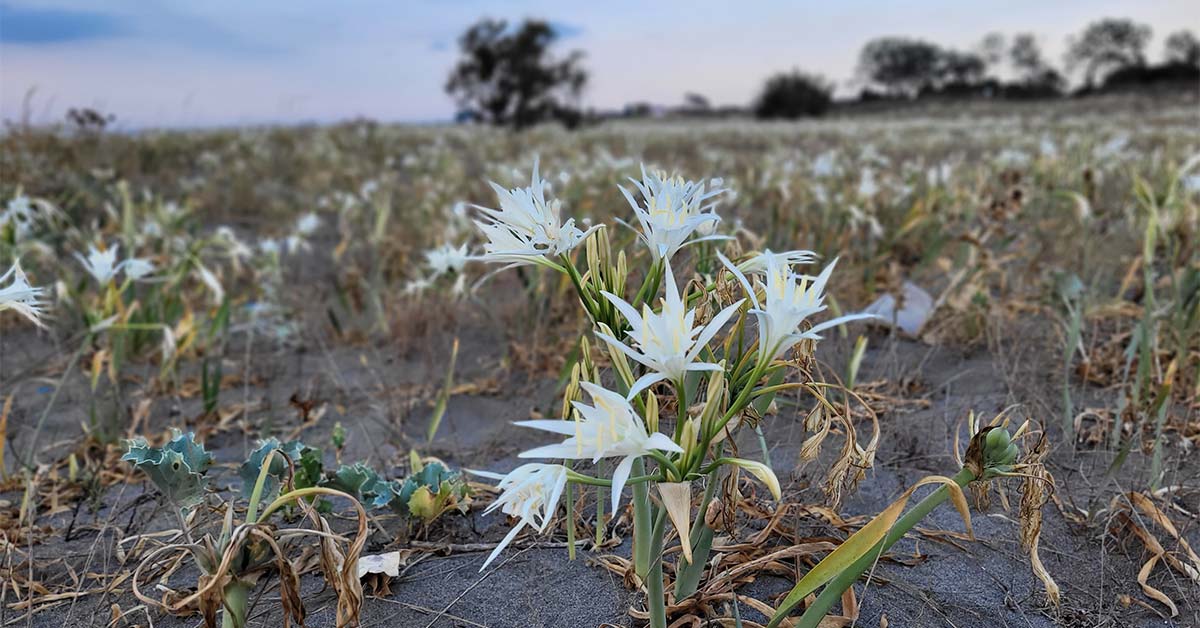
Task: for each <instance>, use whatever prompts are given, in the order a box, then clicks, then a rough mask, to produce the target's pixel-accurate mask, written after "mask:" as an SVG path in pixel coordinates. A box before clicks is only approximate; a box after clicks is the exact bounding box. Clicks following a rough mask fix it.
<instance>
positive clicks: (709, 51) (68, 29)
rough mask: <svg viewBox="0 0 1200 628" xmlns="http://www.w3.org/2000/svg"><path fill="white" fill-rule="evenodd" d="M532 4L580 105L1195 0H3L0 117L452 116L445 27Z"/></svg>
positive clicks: (742, 96) (1047, 43) (739, 101)
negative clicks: (581, 56) (574, 54)
mask: <svg viewBox="0 0 1200 628" xmlns="http://www.w3.org/2000/svg"><path fill="white" fill-rule="evenodd" d="M484 16H487V17H494V18H502V19H508V20H510V21H516V20H520V19H523V18H528V17H534V18H539V19H544V20H547V21H549V22H551V23H552V24H554V25H555V26H556V27H557V29H558V31H559V32H560V33H561V34H562V37H561V38H560V40H559V42H558V43H556V44H555V49H556V51H557V52H558V53H559V54H565V53H566V52H568V51H570V50H575V49H578V50H582V51H583V52H584V53H585V62H584V63H585V66H586V67H587V69H588V70H589V71H590V74H591V79H590V82H589V84H588V88H587V91H586V92H585V94H584V97H583V104H584V105H585V106H586V107H595V108H598V109H618V108H620V107H621V106H623V105H624V104H626V103H630V102H634V101H648V102H653V103H658V104H664V105H671V104H677V103H680V102H682V100H683V96H684V94H685V93H688V92H695V93H699V94H702V95H704V96H706V97H707V98H708V99H709V100H710V101H711V102H712V103H714V104H719V105H720V104H731V105H744V104H748V103H749V102H751V101H752V100H753V98H754V96H755V94H756V92H757V91H758V89H759V88H760V87H761V85H762V83H763V81H764V80H765V79H766V77H768V76H769V75H771V74H773V73H775V72H779V71H784V70H790V69H792V68H800V69H803V70H806V71H810V72H815V73H818V74H821V75H823V76H825V77H826V78H828V79H830V80H832V81H834V82H836V83H837V85H838V90H839V93H843V94H844V93H850V92H851V91H853V90H854V85H853V84H852V83H851V81H852V79H853V78H854V68H855V64H856V61H857V58H858V52H859V50H860V48H861V47H862V45H863V44H864V43H866V42H867V41H868V40H870V39H872V38H875V37H879V36H885V35H903V36H910V37H918V38H923V39H927V40H929V41H932V42H935V43H937V44H940V45H943V46H949V47H955V48H960V49H969V48H972V47H974V46H975V45H976V44H977V43H978V42H979V41H980V40H981V39H982V38H983V36H984V35H985V34H987V33H989V32H1002V33H1006V34H1009V35H1011V34H1013V33H1016V32H1032V33H1035V34H1036V35H1037V37H1038V39H1039V42H1040V43H1041V44H1042V47H1043V49H1044V51H1045V52H1046V53H1047V56H1048V57H1049V58H1050V59H1051V60H1053V61H1054V62H1056V63H1059V62H1060V61H1061V58H1062V53H1063V50H1064V49H1065V47H1066V39H1067V37H1068V36H1069V35H1072V34H1075V33H1078V32H1080V31H1081V30H1082V29H1083V28H1084V27H1085V26H1086V25H1087V24H1088V22H1090V21H1092V20H1095V19H1097V18H1100V17H1109V16H1112V17H1129V18H1133V19H1135V20H1137V21H1140V22H1143V23H1145V24H1148V25H1149V26H1151V27H1152V28H1153V30H1154V35H1155V38H1154V41H1153V42H1152V43H1151V46H1150V56H1151V58H1152V59H1158V58H1159V57H1160V56H1161V52H1162V41H1163V39H1165V37H1166V35H1167V34H1168V33H1170V32H1173V31H1175V30H1178V29H1180V28H1190V29H1192V30H1193V31H1196V32H1200V2H1197V1H1196V0H1139V1H1137V2H1132V1H1128V0H1127V1H1124V2H1117V1H1112V0H1007V1H1005V0H972V1H969V2H963V1H962V0H909V1H906V2H899V1H897V0H836V1H826V2H819V3H818V2H799V1H790V2H789V1H781V0H773V1H760V0H738V1H734V2H730V1H725V2H720V1H716V0H691V1H682V0H660V1H656V2H645V1H643V2H632V1H627V0H604V1H602V2H595V1H590V2H578V3H575V2H565V1H562V0H558V1H552V0H507V1H504V2H484V1H481V0H398V1H397V0H391V1H365V0H338V1H336V2H334V1H328V0H205V1H203V2H201V1H198V0H196V1H190V2H189V1H186V0H157V1H155V0H105V1H103V2H101V1H93V2H83V1H79V0H0V118H3V119H5V120H13V121H16V120H22V119H28V120H30V121H32V122H34V123H39V124H40V123H49V122H55V121H59V120H61V119H62V117H63V115H64V113H65V112H66V110H67V109H68V108H71V107H93V108H95V109H97V110H100V111H103V112H105V113H112V114H114V115H116V117H117V120H118V126H119V127H122V128H131V129H132V128H145V127H201V126H225V125H242V124H263V123H284V124H288V123H299V122H331V121H336V120H343V119H348V118H354V117H363V116H365V117H370V118H374V119H378V120H383V121H403V122H432V121H439V120H446V119H449V118H450V117H451V116H452V115H453V113H454V111H455V106H454V101H453V100H452V99H451V98H450V97H449V96H447V95H446V94H445V92H444V90H443V86H444V84H445V80H446V76H447V75H448V73H449V71H450V68H451V67H452V66H453V65H454V63H455V60H456V58H457V41H456V40H457V37H458V35H459V34H460V33H461V32H462V31H464V30H465V29H466V28H467V27H468V26H470V25H471V24H472V23H474V22H475V21H476V20H478V19H479V18H481V17H484Z"/></svg>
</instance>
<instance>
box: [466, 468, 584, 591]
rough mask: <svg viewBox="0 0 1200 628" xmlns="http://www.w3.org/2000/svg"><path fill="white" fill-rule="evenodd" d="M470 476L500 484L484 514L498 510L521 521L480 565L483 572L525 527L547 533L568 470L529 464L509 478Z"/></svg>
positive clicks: (506, 476)
mask: <svg viewBox="0 0 1200 628" xmlns="http://www.w3.org/2000/svg"><path fill="white" fill-rule="evenodd" d="M470 473H472V474H475V475H478V476H481V477H485V478H490V479H493V480H500V483H499V484H498V485H497V486H498V488H499V489H500V491H501V493H500V496H499V497H497V498H496V501H494V502H492V504H491V505H490V506H488V507H487V509H486V510H484V511H483V514H485V515H486V514H488V513H490V512H492V511H494V510H496V509H500V510H501V511H503V512H504V514H506V515H509V516H511V517H516V518H518V519H520V521H518V522H517V525H515V526H513V529H512V530H509V532H508V534H506V535H505V536H504V539H503V540H501V541H500V542H499V543H497V544H496V549H494V550H492V553H491V554H489V555H488V557H487V560H485V561H483V566H482V567H480V568H479V571H483V570H484V569H487V566H488V565H490V564H491V562H492V560H494V559H495V558H496V556H498V555H500V552H501V551H503V550H504V548H506V547H508V545H509V543H512V542H513V539H515V538H517V534H518V533H519V532H520V531H521V530H522V529H524V528H525V526H533V528H534V529H535V530H537V531H538V532H539V533H540V532H545V531H546V526H548V525H550V520H551V519H553V518H554V511H556V510H558V500H559V498H560V497H561V496H562V494H563V489H565V488H566V486H567V468H566V467H564V466H562V465H560V464H542V463H529V464H523V465H521V466H519V467H517V468H516V469H513V470H512V471H509V472H508V475H500V474H498V473H491V472H488V471H470Z"/></svg>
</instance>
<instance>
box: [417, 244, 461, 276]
mask: <svg viewBox="0 0 1200 628" xmlns="http://www.w3.org/2000/svg"><path fill="white" fill-rule="evenodd" d="M469 258H470V254H469V253H468V252H467V244H466V243H465V242H464V243H463V244H462V246H459V247H454V246H451V245H450V244H443V245H441V246H439V247H438V248H436V249H430V250H428V251H426V252H425V263H427V264H429V268H430V269H431V270H432V271H433V276H434V277H438V276H440V275H443V274H445V273H448V272H453V273H454V274H456V275H458V274H462V270H463V267H464V266H466V265H467V260H468V259H469Z"/></svg>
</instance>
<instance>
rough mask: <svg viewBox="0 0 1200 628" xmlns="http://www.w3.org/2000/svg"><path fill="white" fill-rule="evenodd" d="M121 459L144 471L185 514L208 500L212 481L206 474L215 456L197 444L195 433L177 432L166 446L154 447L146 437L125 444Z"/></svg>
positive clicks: (160, 490)
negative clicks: (205, 490)
mask: <svg viewBox="0 0 1200 628" xmlns="http://www.w3.org/2000/svg"><path fill="white" fill-rule="evenodd" d="M121 459H122V460H126V461H129V462H130V463H132V464H133V466H134V467H136V468H138V469H140V470H141V471H142V472H144V473H145V474H146V476H147V477H149V478H150V481H151V482H153V483H154V486H155V487H157V488H158V490H159V492H161V493H162V494H163V496H165V497H166V498H167V499H168V500H169V501H170V502H171V503H172V504H174V505H175V506H176V507H177V508H179V510H180V512H182V513H184V514H186V513H187V512H188V511H189V510H191V509H192V507H194V506H195V505H196V504H199V503H200V502H201V501H202V500H203V499H204V489H205V487H206V486H208V479H207V478H206V477H204V475H203V474H204V472H205V471H206V470H208V467H209V465H210V464H212V455H211V454H209V453H208V452H207V451H205V450H204V446H203V445H201V444H200V443H197V442H196V440H195V435H194V434H192V433H191V432H188V433H187V434H182V433H180V432H178V431H176V432H175V435H174V437H173V438H172V439H171V441H170V442H169V443H167V444H166V446H164V447H151V446H150V445H149V444H148V443H147V442H146V439H144V438H135V439H133V440H128V441H125V455H123V456H121Z"/></svg>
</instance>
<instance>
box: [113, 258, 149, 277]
mask: <svg viewBox="0 0 1200 628" xmlns="http://www.w3.org/2000/svg"><path fill="white" fill-rule="evenodd" d="M120 266H121V270H123V271H125V276H126V277H128V278H130V279H132V280H134V281H137V280H139V279H142V278H144V277H145V276H147V275H149V274H150V273H152V272H154V263H153V262H151V261H150V260H148V259H145V258H142V257H131V258H129V259H127V260H125V261H123V262H121V264H120Z"/></svg>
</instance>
